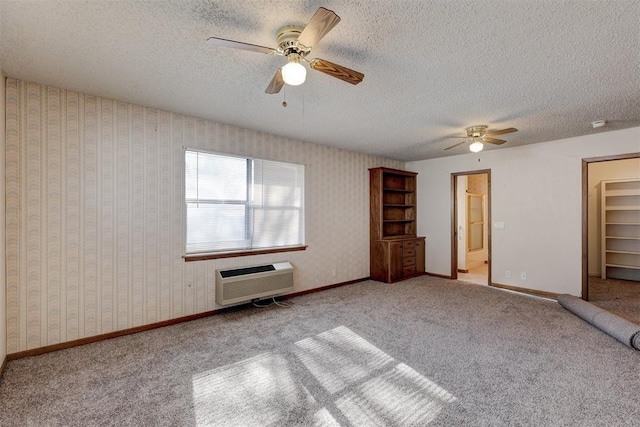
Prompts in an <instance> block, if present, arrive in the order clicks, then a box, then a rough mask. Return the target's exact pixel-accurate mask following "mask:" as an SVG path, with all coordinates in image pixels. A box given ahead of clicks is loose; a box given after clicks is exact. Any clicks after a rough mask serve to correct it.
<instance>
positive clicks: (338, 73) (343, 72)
mask: <svg viewBox="0 0 640 427" xmlns="http://www.w3.org/2000/svg"><path fill="white" fill-rule="evenodd" d="M309 66H310V67H311V68H313V69H314V70H318V71H320V72H322V73H325V74H329V75H330V76H332V77H335V78H338V79H340V80H344V81H345V82H347V83H351V84H352V85H357V84H358V83H360V82H361V81H362V79H364V74H362V73H360V72H358V71H355V70H352V69H350V68H347V67H343V66H342V65H338V64H334V63H333V62H329V61H325V60H324V59H318V58H316V59H313V60H312V61H311V62H310V63H309Z"/></svg>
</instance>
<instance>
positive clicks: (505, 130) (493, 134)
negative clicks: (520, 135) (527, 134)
mask: <svg viewBox="0 0 640 427" xmlns="http://www.w3.org/2000/svg"><path fill="white" fill-rule="evenodd" d="M511 132H518V129H516V128H506V129H502V130H492V131H491V132H485V135H487V136H498V135H504V134H505V133H511Z"/></svg>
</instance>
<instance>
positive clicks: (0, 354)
mask: <svg viewBox="0 0 640 427" xmlns="http://www.w3.org/2000/svg"><path fill="white" fill-rule="evenodd" d="M5 106H6V100H5V75H4V73H3V72H2V68H1V67H0V177H1V178H0V224H2V226H0V365H1V364H2V362H3V361H4V359H5V356H6V355H7V313H6V310H7V301H6V294H7V281H6V261H5V260H6V240H5V228H4V224H5V209H6V205H5V180H4V174H5V163H4V160H5Z"/></svg>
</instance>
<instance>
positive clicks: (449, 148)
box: [445, 140, 469, 151]
mask: <svg viewBox="0 0 640 427" xmlns="http://www.w3.org/2000/svg"><path fill="white" fill-rule="evenodd" d="M467 142H469V141H468V140H465V141H462V142H459V143H457V144H455V145H452V146H451V147H447V148H445V151H446V150H451V149H452V148H456V147H457V146H459V145H462V144H464V143H467Z"/></svg>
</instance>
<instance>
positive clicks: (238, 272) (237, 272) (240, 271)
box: [220, 264, 276, 277]
mask: <svg viewBox="0 0 640 427" xmlns="http://www.w3.org/2000/svg"><path fill="white" fill-rule="evenodd" d="M275 269H276V268H275V267H274V266H273V264H269V265H258V266H255V267H245V268H236V269H234V270H222V271H220V275H221V276H222V277H235V276H243V275H245V274H251V273H264V272H265V271H274V270H275Z"/></svg>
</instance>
